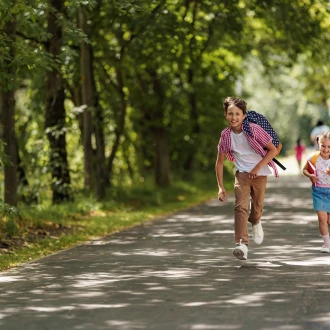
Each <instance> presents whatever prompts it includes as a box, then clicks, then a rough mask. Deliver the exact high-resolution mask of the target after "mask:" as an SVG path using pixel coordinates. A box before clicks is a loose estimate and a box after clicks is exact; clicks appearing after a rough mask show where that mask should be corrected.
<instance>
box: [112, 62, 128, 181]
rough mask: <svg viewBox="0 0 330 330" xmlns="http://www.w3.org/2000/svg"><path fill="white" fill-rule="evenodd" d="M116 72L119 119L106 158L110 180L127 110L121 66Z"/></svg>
mask: <svg viewBox="0 0 330 330" xmlns="http://www.w3.org/2000/svg"><path fill="white" fill-rule="evenodd" d="M116 74H117V81H118V85H117V91H118V93H119V96H120V114H119V120H118V123H117V127H116V130H115V142H114V144H113V147H112V150H111V153H110V156H109V160H108V175H109V180H110V181H111V176H112V171H113V161H114V160H115V157H116V153H117V151H118V148H119V145H120V139H121V137H122V135H123V134H124V130H125V119H126V112H127V102H126V96H125V93H124V80H123V74H122V70H121V68H117V70H116Z"/></svg>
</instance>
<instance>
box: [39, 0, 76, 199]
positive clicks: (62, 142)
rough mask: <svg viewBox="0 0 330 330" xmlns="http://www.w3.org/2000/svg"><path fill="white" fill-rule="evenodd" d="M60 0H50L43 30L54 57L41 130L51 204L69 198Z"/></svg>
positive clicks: (49, 72)
mask: <svg viewBox="0 0 330 330" xmlns="http://www.w3.org/2000/svg"><path fill="white" fill-rule="evenodd" d="M63 7H64V3H63V1H62V0H51V9H50V10H49V12H48V18H47V24H48V26H47V32H48V33H49V35H50V36H51V37H50V39H49V40H48V41H47V43H46V45H47V47H46V49H47V51H48V52H49V54H51V55H52V57H53V59H54V64H53V67H52V68H51V69H50V70H49V71H48V72H47V78H46V80H47V90H46V116H45V129H46V134H47V138H48V141H49V144H50V159H49V165H50V168H51V175H52V184H51V187H52V191H53V203H59V202H62V201H65V200H70V199H71V198H72V193H71V187H70V173H69V165H68V160H67V152H66V128H65V118H66V113H65V108H64V100H65V92H64V85H63V79H62V75H61V71H60V66H59V65H58V61H59V56H60V54H61V47H62V25H61V18H62V14H63V10H64V8H63Z"/></svg>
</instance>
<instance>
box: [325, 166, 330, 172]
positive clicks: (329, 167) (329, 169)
mask: <svg viewBox="0 0 330 330" xmlns="http://www.w3.org/2000/svg"><path fill="white" fill-rule="evenodd" d="M325 173H327V174H330V166H328V167H327V168H326V170H325Z"/></svg>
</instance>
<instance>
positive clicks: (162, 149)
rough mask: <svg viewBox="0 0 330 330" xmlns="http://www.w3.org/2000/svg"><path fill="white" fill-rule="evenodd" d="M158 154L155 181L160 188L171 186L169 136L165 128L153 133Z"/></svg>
mask: <svg viewBox="0 0 330 330" xmlns="http://www.w3.org/2000/svg"><path fill="white" fill-rule="evenodd" d="M153 137H154V142H155V153H156V163H155V166H156V169H155V181H156V184H157V185H158V186H160V187H166V186H168V185H169V184H170V168H171V166H170V153H169V148H168V139H167V134H166V131H165V129H164V128H158V129H157V130H154V133H153Z"/></svg>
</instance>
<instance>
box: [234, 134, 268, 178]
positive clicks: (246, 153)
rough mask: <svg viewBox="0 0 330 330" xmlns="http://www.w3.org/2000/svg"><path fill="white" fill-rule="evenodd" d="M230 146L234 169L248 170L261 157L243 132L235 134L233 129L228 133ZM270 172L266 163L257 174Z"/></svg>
mask: <svg viewBox="0 0 330 330" xmlns="http://www.w3.org/2000/svg"><path fill="white" fill-rule="evenodd" d="M230 137H231V147H232V151H233V155H234V157H235V160H236V161H235V163H234V164H235V167H236V171H240V172H250V171H251V170H252V169H253V168H254V167H255V166H256V165H257V164H258V163H259V162H260V161H261V159H262V157H261V156H260V155H259V154H257V153H256V152H255V151H254V150H253V148H252V147H251V146H250V144H249V142H248V140H247V138H246V136H245V134H244V132H241V133H239V134H235V133H234V132H233V131H231V133H230ZM270 174H272V172H271V170H270V169H269V167H268V165H265V166H264V167H262V168H261V170H260V171H259V173H258V175H270Z"/></svg>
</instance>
